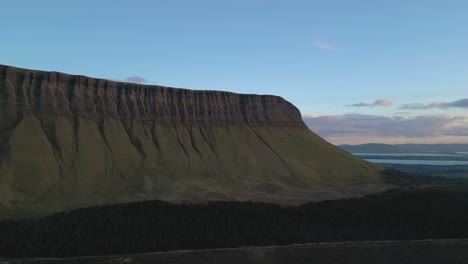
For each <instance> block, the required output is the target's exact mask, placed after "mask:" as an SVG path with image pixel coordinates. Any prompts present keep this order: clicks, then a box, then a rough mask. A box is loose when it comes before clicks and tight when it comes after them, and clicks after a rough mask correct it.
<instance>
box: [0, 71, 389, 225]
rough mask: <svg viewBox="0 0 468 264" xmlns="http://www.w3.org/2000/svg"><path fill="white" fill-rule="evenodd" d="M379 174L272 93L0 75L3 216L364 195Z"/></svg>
mask: <svg viewBox="0 0 468 264" xmlns="http://www.w3.org/2000/svg"><path fill="white" fill-rule="evenodd" d="M380 174H381V168H380V167H377V166H375V165H372V164H370V163H368V162H365V161H363V160H360V159H358V158H356V157H354V156H352V155H350V154H349V153H347V152H345V151H343V150H341V149H339V148H337V147H335V146H333V145H331V144H329V143H327V142H326V141H324V140H323V139H321V138H320V137H318V136H317V135H316V134H314V133H313V132H312V131H310V130H309V129H307V127H306V125H305V124H304V122H303V121H302V118H301V114H300V112H299V110H298V109H297V108H296V107H295V106H293V105H292V104H291V103H290V102H288V101H286V100H284V99H282V98H281V97H278V96H268V95H266V96H259V95H242V94H235V93H229V92H219V91H194V90H187V89H177V88H168V87H162V86H153V85H141V84H131V83H121V82H113V81H108V80H103V79H94V78H90V77H85V76H75V75H69V74H62V73H57V72H43V71H34V70H27V69H20V68H15V67H9V66H0V213H2V212H3V213H2V214H0V215H4V216H7V217H13V218H21V217H30V216H36V215H44V214H48V213H51V212H55V211H60V210H66V209H71V208H78V207H85V206H93V205H99V204H106V203H111V202H126V201H135V200H146V199H163V200H172V201H177V200H187V201H204V200H213V199H217V200H238V199H239V200H261V201H275V202H279V203H290V202H296V203H297V202H298V201H308V200H311V199H312V200H313V199H318V200H320V199H330V198H342V197H345V196H355V195H364V194H368V193H372V192H376V191H380V190H383V189H388V188H390V186H389V185H388V184H386V182H385V180H384V179H383V178H382V177H381V175H380Z"/></svg>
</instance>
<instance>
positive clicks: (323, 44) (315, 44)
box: [312, 41, 340, 51]
mask: <svg viewBox="0 0 468 264" xmlns="http://www.w3.org/2000/svg"><path fill="white" fill-rule="evenodd" d="M312 46H313V47H315V48H318V49H321V50H327V51H339V50H340V49H339V48H338V47H336V46H335V45H333V44H330V43H327V42H324V41H312Z"/></svg>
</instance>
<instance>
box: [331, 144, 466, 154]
mask: <svg viewBox="0 0 468 264" xmlns="http://www.w3.org/2000/svg"><path fill="white" fill-rule="evenodd" d="M338 147H340V148H342V149H344V150H346V151H348V152H351V153H412V152H413V153H415V152H416V153H417V152H442V153H454V152H468V144H395V145H390V144H380V143H368V144H361V145H348V144H344V145H339V146H338Z"/></svg>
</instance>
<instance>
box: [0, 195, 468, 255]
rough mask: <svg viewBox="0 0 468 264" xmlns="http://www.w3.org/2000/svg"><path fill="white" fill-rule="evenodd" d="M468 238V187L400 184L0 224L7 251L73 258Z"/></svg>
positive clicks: (140, 205) (0, 251)
mask: <svg viewBox="0 0 468 264" xmlns="http://www.w3.org/2000/svg"><path fill="white" fill-rule="evenodd" d="M435 238H468V191H466V189H464V188H459V189H456V188H455V189H454V188H448V187H445V188H426V189H417V190H395V191H388V192H385V193H381V194H377V195H371V196H366V197H363V198H355V199H346V200H335V201H324V202H317V203H310V204H306V205H302V206H296V207H281V206H279V205H273V204H265V203H253V202H209V203H206V204H171V203H166V202H161V201H147V202H136V203H129V204H119V205H110V206H102V207H95V208H88V209H79V210H73V211H70V212H66V213H58V214H55V215H52V216H49V217H45V218H42V219H37V220H28V221H18V222H3V223H0V256H2V257H33V256H42V257H68V256H84V255H106V254H127V253H138V252H151V251H167V250H178V249H204V248H220V247H237V246H247V245H252V246H262V245H284V244H292V243H304V242H318V241H352V240H408V239H435Z"/></svg>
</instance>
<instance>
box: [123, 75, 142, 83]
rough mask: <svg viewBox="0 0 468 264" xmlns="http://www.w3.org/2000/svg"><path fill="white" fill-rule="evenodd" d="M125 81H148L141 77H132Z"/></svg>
mask: <svg viewBox="0 0 468 264" xmlns="http://www.w3.org/2000/svg"><path fill="white" fill-rule="evenodd" d="M124 81H125V82H131V83H147V81H146V79H145V78H143V77H140V76H130V77H128V78H127V79H125V80H124Z"/></svg>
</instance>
